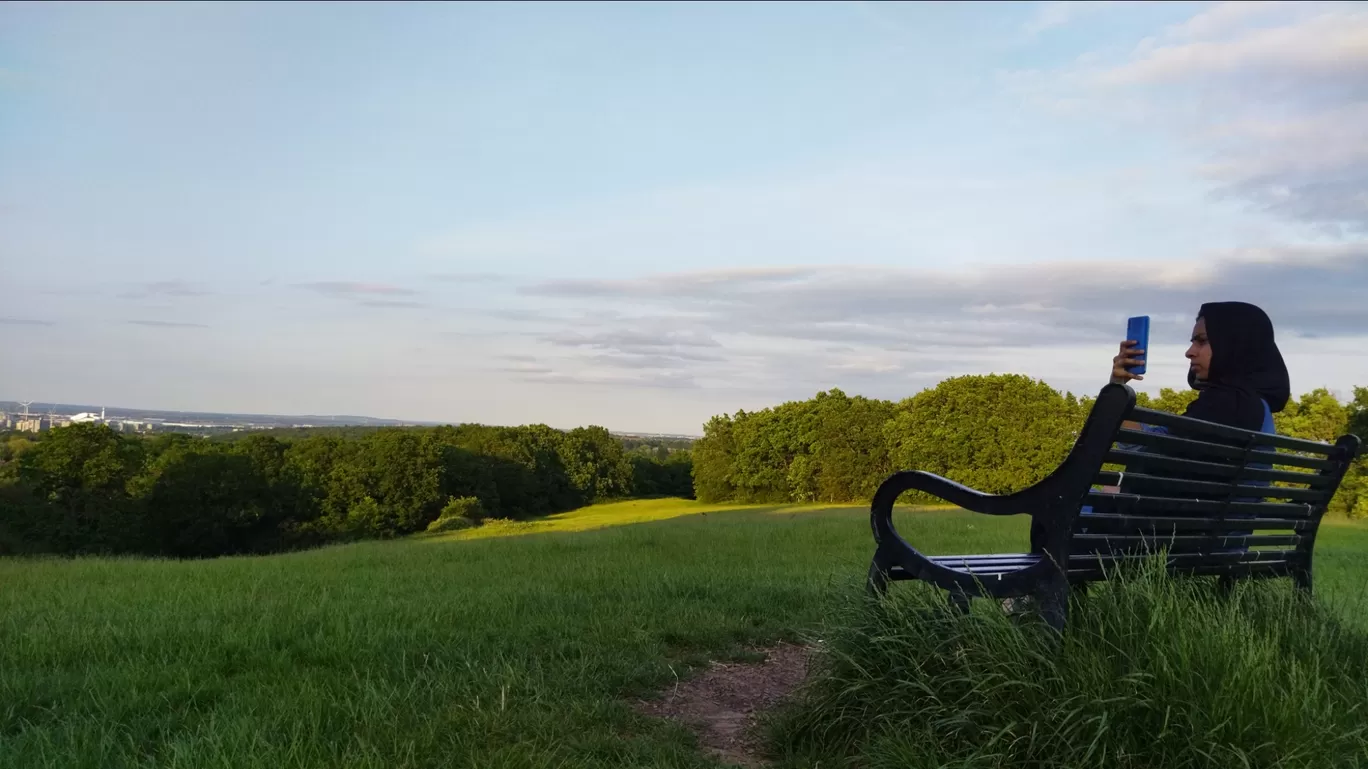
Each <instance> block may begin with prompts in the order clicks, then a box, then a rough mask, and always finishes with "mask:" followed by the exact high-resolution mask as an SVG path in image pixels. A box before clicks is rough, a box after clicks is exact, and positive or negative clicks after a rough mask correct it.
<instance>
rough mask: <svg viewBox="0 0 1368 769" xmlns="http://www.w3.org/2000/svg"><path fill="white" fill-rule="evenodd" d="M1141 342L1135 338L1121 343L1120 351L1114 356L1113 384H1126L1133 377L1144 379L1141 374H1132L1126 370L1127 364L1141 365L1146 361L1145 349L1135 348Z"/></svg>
mask: <svg viewBox="0 0 1368 769" xmlns="http://www.w3.org/2000/svg"><path fill="white" fill-rule="evenodd" d="M1137 344H1139V342H1136V341H1135V340H1134V339H1127V340H1126V341H1124V342H1122V343H1121V349H1120V352H1118V353H1117V355H1116V357H1115V358H1112V375H1111V381H1112V384H1125V383H1126V382H1129V381H1130V380H1132V379H1144V378H1145V377H1144V376H1143V375H1141V374H1132V373H1131V372H1129V371H1127V370H1126V367H1127V366H1139V365H1140V364H1142V363H1144V362H1145V351H1144V350H1137V349H1135V345H1137Z"/></svg>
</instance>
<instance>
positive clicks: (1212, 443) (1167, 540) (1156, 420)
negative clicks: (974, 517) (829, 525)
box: [868, 384, 1360, 631]
mask: <svg viewBox="0 0 1368 769" xmlns="http://www.w3.org/2000/svg"><path fill="white" fill-rule="evenodd" d="M1127 420H1130V421H1135V422H1140V423H1143V424H1151V425H1158V426H1163V427H1166V428H1168V429H1169V430H1170V431H1171V433H1172V434H1169V435H1162V434H1154V433H1149V432H1144V431H1142V430H1135V429H1130V428H1127V427H1125V426H1124V425H1123V423H1124V422H1126V421H1127ZM1204 439H1205V440H1204ZM1117 443H1120V444H1138V445H1141V446H1143V447H1145V448H1149V449H1153V450H1155V451H1160V452H1163V453H1162V454H1161V453H1150V452H1135V451H1130V450H1126V448H1125V447H1124V446H1123V447H1121V448H1117V447H1114V445H1113V444H1117ZM1359 443H1360V442H1359V439H1358V438H1357V437H1356V436H1353V435H1345V436H1342V437H1340V438H1339V439H1338V440H1337V441H1336V442H1335V443H1334V444H1333V445H1332V444H1326V443H1318V442H1315V441H1306V440H1300V439H1296V438H1289V437H1287V436H1283V435H1276V434H1268V433H1262V432H1254V431H1250V430H1240V429H1237V428H1232V427H1226V426H1224V425H1219V424H1214V423H1211V422H1203V421H1200V420H1196V419H1191V418H1188V417H1181V416H1175V415H1173V414H1168V413H1165V412H1161V411H1153V410H1150V409H1144V408H1139V407H1137V406H1136V405H1135V392H1134V391H1133V390H1132V389H1131V388H1130V387H1129V386H1126V385H1117V384H1109V385H1107V386H1106V387H1104V388H1103V389H1102V391H1101V392H1100V393H1099V394H1098V397H1097V400H1096V402H1095V403H1094V405H1093V408H1092V411H1091V413H1090V414H1089V415H1088V419H1087V421H1086V422H1085V423H1084V425H1083V429H1082V430H1081V431H1080V433H1079V435H1078V438H1077V440H1076V441H1075V442H1074V445H1073V448H1072V449H1071V450H1070V452H1069V454H1068V456H1067V457H1066V458H1065V459H1064V461H1063V462H1062V463H1061V464H1060V465H1059V467H1058V468H1056V469H1055V471H1054V472H1053V473H1051V474H1050V475H1049V476H1047V477H1046V478H1044V479H1043V480H1041V481H1040V482H1039V483H1036V484H1035V485H1033V486H1031V487H1030V488H1028V489H1024V490H1022V491H1019V492H1015V493H1012V494H1004V495H994V494H984V493H982V492H979V491H976V490H974V489H971V488H969V487H967V486H964V485H961V484H959V483H955V482H954V481H951V480H948V479H946V478H942V477H940V476H938V475H933V474H931V473H927V472H921V471H911V470H909V471H902V472H897V473H894V474H893V475H891V476H889V477H888V478H887V479H886V480H885V481H884V482H883V483H882V484H881V485H880V486H879V488H878V490H877V491H876V492H875V494H874V498H873V502H872V503H871V505H870V526H871V528H872V529H873V533H874V542H875V546H876V549H875V552H874V557H873V561H872V563H871V564H870V567H869V581H868V586H869V590H870V591H871V593H873V594H876V595H881V594H883V593H885V592H886V591H887V589H888V583H889V582H890V581H897V580H909V579H917V580H923V581H925V582H929V583H931V584H933V585H935V586H936V587H938V588H941V589H943V590H946V591H948V592H949V599H950V602H951V604H952V605H953V606H956V607H958V608H959V609H960V610H962V611H967V610H968V607H969V601H970V599H972V598H994V599H1003V598H1017V597H1025V596H1033V597H1034V598H1035V599H1036V601H1037V602H1038V605H1039V607H1040V611H1041V614H1042V616H1043V618H1044V619H1045V621H1046V622H1048V623H1049V624H1050V626H1051V627H1053V628H1055V629H1056V630H1061V631H1062V630H1063V629H1064V626H1065V624H1066V622H1067V621H1068V594H1069V590H1070V588H1071V587H1073V586H1077V587H1083V588H1086V585H1087V584H1088V583H1090V582H1097V581H1102V580H1105V579H1107V578H1108V577H1109V576H1111V574H1113V573H1114V571H1115V570H1114V566H1115V565H1116V564H1117V563H1120V562H1124V561H1125V560H1127V559H1133V558H1136V557H1145V556H1148V555H1153V554H1154V553H1157V552H1159V551H1160V550H1161V549H1162V550H1163V551H1165V552H1166V553H1167V559H1168V561H1167V563H1168V569H1169V571H1170V572H1171V573H1181V574H1192V575H1215V576H1219V577H1222V578H1223V579H1224V580H1226V581H1230V580H1234V579H1238V578H1268V577H1290V578H1291V579H1292V580H1293V581H1294V582H1295V584H1296V585H1297V586H1298V587H1300V588H1302V589H1303V590H1305V591H1307V592H1308V593H1309V592H1310V591H1311V586H1312V580H1311V565H1312V553H1313V550H1314V548H1315V544H1316V533H1317V531H1318V529H1319V526H1320V522H1321V518H1322V516H1324V514H1325V510H1326V506H1327V505H1328V503H1329V501H1330V498H1331V497H1332V496H1334V494H1335V491H1336V490H1337V489H1338V488H1339V485H1340V482H1341V481H1342V480H1343V478H1344V475H1345V473H1346V471H1347V470H1348V469H1349V465H1350V463H1352V462H1353V460H1354V457H1356V456H1357V455H1358V451H1359ZM1276 449H1286V450H1290V451H1294V452H1298V453H1295V454H1288V453H1274V454H1270V453H1269V452H1271V451H1276ZM1308 455H1310V456H1308ZM1270 460H1271V462H1270ZM1136 463H1142V464H1143V469H1142V471H1141V472H1140V473H1134V472H1131V471H1130V469H1129V468H1130V466H1131V465H1132V464H1136ZM1104 464H1120V465H1123V466H1126V467H1127V470H1125V471H1123V472H1114V471H1107V470H1104V469H1103V465H1104ZM1270 464H1272V465H1278V466H1285V467H1286V466H1291V467H1298V468H1305V469H1309V470H1313V471H1315V472H1314V473H1307V472H1295V471H1287V470H1277V469H1261V468H1260V467H1259V466H1260V465H1263V466H1264V467H1268V466H1269V465H1270ZM1163 470H1168V471H1176V472H1180V473H1184V474H1187V475H1189V476H1191V475H1193V474H1196V475H1199V476H1202V477H1205V478H1216V479H1217V480H1190V479H1179V478H1171V477H1163V476H1161V475H1157V474H1154V472H1155V471H1163ZM1248 481H1254V482H1263V483H1268V484H1269V485H1267V486H1248V485H1242V484H1241V482H1248ZM1279 481H1281V482H1290V483H1296V484H1300V485H1299V486H1297V487H1280V486H1274V485H1272V484H1273V482H1279ZM1097 485H1102V486H1111V487H1117V486H1119V487H1120V488H1119V491H1112V490H1100V491H1099V490H1096V489H1094V488H1093V487H1094V486H1097ZM907 491H922V492H926V493H928V494H931V495H932V496H935V497H938V498H940V499H943V500H945V501H946V502H949V503H951V504H953V505H956V506H957V507H961V508H963V509H965V510H969V511H972V512H975V513H983V514H986V515H1020V514H1026V515H1030V516H1031V552H1029V553H1019V554H1009V553H988V554H981V555H955V556H928V555H925V554H923V553H921V552H919V551H918V550H917V549H916V548H915V547H913V546H912V545H911V544H909V543H908V542H907V541H906V540H905V539H903V537H902V536H901V535H900V534H899V533H898V531H897V529H895V528H894V526H893V504H894V502H895V501H896V500H897V498H898V496H899V495H901V494H902V493H904V492H907ZM1184 494H1188V495H1192V494H1199V495H1201V496H1202V497H1203V498H1201V499H1197V498H1193V497H1192V496H1186V497H1185V496H1184ZM1213 497H1215V498H1213ZM1264 498H1272V499H1278V500H1284V501H1278V502H1271V501H1241V500H1245V499H1254V500H1262V499H1264ZM1083 505H1091V506H1092V508H1093V514H1092V515H1080V513H1079V510H1080V507H1082V506H1083ZM1260 530H1267V531H1275V532H1276V531H1287V530H1290V532H1291V533H1290V534H1273V535H1269V534H1267V533H1264V534H1260V533H1259V531H1260ZM1239 532H1248V533H1239ZM1270 546H1275V547H1279V548H1280V549H1275V550H1269V549H1263V550H1253V549H1249V548H1253V547H1265V548H1267V547H1270ZM1232 547H1233V548H1235V549H1233V550H1232V549H1231V548H1232ZM1239 548H1244V549H1243V550H1241V549H1239ZM1061 564H1063V565H1065V566H1062V567H1061Z"/></svg>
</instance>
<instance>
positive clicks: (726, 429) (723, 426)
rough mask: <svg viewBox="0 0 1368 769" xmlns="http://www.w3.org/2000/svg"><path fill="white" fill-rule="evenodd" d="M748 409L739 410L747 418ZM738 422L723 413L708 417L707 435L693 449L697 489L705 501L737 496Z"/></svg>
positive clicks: (704, 433)
mask: <svg viewBox="0 0 1368 769" xmlns="http://www.w3.org/2000/svg"><path fill="white" fill-rule="evenodd" d="M745 414H746V412H744V411H739V412H737V417H736V418H737V419H744V418H745ZM735 427H736V424H735V422H734V421H733V420H732V418H731V417H729V416H727V415H725V414H723V415H721V416H715V417H713V418H712V419H709V420H708V423H707V424H705V425H704V426H703V437H702V438H700V439H698V442H697V443H695V444H694V449H693V468H692V470H693V487H694V493H695V494H696V495H697V496H698V499H699V500H700V501H702V502H720V501H723V500H729V499H734V498H735V496H736V491H737V489H736V484H735V483H734V482H733V480H732V474H733V472H734V469H735V464H736V435H735Z"/></svg>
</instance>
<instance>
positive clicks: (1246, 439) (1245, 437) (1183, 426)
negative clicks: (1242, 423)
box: [1131, 408, 1335, 457]
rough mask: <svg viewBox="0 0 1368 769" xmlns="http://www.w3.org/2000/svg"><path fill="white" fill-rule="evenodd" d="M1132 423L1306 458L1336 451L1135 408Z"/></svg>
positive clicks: (1313, 444) (1320, 444)
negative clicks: (1291, 453)
mask: <svg viewBox="0 0 1368 769" xmlns="http://www.w3.org/2000/svg"><path fill="white" fill-rule="evenodd" d="M1131 419H1133V420H1135V421H1136V422H1142V423H1144V424H1150V425H1156V426H1159V427H1167V428H1168V429H1170V430H1178V431H1180V432H1181V433H1184V434H1188V435H1194V436H1210V437H1213V438H1223V439H1226V440H1230V441H1234V442H1236V443H1239V444H1240V445H1245V444H1248V443H1250V442H1251V441H1252V442H1253V445H1255V446H1276V447H1278V448H1280V449H1289V450H1291V451H1299V452H1302V453H1306V454H1320V455H1322V456H1327V457H1328V456H1330V455H1331V454H1332V453H1334V451H1335V447H1334V446H1333V445H1331V444H1329V443H1318V442H1316V441H1308V440H1304V439H1301V438H1291V437H1288V436H1286V435H1278V434H1276V433H1265V432H1256V431H1253V430H1242V429H1240V428H1238V427H1230V426H1229V425H1222V424H1216V423H1215V422H1203V421H1202V420H1200V419H1193V418H1192V417H1185V416H1181V415H1178V414H1170V413H1168V412H1166V411H1155V410H1153V409H1146V408H1136V409H1133V410H1132V411H1131Z"/></svg>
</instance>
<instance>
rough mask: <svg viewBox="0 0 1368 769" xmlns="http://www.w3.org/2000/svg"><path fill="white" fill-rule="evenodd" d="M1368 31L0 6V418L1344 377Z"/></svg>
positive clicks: (1350, 368) (485, 11) (712, 406)
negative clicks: (1273, 336) (1253, 356)
mask: <svg viewBox="0 0 1368 769" xmlns="http://www.w3.org/2000/svg"><path fill="white" fill-rule="evenodd" d="M1366 136H1368V4H1365V3H1276V2H1261V3H1126V2H1117V3H1096V2H1072V3H1054V2H1046V3H910V4H901V3H882V2H881V3H873V2H828V3H821V2H813V3H782V2H774V3H770V2H764V3H715V4H705V3H678V4H671V3H637V4H634V3H616V2H615V3H560V2H557V3H548V4H538V3H519V4H512V3H490V4H481V3H462V4H436V3H413V4H407V5H405V4H397V3H395V4H391V3H384V4H366V3H345V4H344V3H336V4H328V3H310V4H303V3H295V4H287V3H272V4H253V3H236V2H234V3H221V4H215V3H183V4H182V3H147V4H123V3H94V4H79V3H69V4H68V3H64V4H59V3H17V2H8V3H4V4H2V5H0V399H15V400H35V401H39V402H67V403H80V404H106V405H108V406H111V407H115V406H124V407H130V408H162V409H181V410H197V411H226V412H251V413H285V414H356V415H367V416H376V417H390V418H398V419H409V420H423V421H450V422H481V423H485V424H508V425H513V424H531V423H544V424H549V425H551V426H553V427H564V428H569V427H574V426H578V425H585V424H595V425H603V426H606V427H608V428H610V429H613V430H623V431H651V432H666V433H682V434H699V433H701V431H702V425H703V423H705V422H706V421H707V419H708V418H709V417H711V416H713V415H715V414H723V413H734V412H736V411H737V410H739V409H748V410H750V409H759V408H764V407H766V406H772V405H776V404H778V403H782V402H784V401H788V400H795V399H804V398H808V397H811V396H813V395H814V394H816V393H817V392H819V391H823V390H828V389H831V388H840V389H841V390H843V391H845V392H846V393H848V394H859V395H866V396H869V397H878V398H890V399H901V398H905V397H908V396H911V395H914V394H915V393H916V392H918V391H920V390H922V389H924V388H926V387H930V386H934V385H935V384H936V383H937V382H939V381H941V380H943V379H945V378H947V377H951V376H958V375H964V374H987V373H1008V372H1012V373H1020V374H1025V375H1028V376H1031V377H1035V378H1038V379H1042V380H1044V381H1046V382H1048V383H1050V384H1051V385H1053V386H1055V387H1057V388H1059V389H1061V390H1070V391H1072V392H1075V393H1078V394H1084V393H1087V394H1093V393H1096V391H1098V390H1099V389H1101V387H1102V386H1104V385H1105V384H1106V381H1107V376H1108V373H1109V371H1110V367H1111V358H1112V356H1113V355H1114V354H1115V353H1116V348H1117V343H1118V342H1119V341H1120V339H1121V338H1122V337H1123V336H1124V331H1125V328H1126V326H1125V322H1126V318H1127V317H1128V316H1130V315H1150V316H1151V317H1152V318H1153V330H1152V331H1151V339H1152V343H1151V354H1150V366H1149V368H1150V373H1149V374H1148V375H1147V376H1146V378H1145V380H1144V382H1139V383H1136V386H1137V388H1138V389H1142V390H1146V391H1150V392H1157V391H1158V389H1159V388H1160V387H1179V388H1181V387H1185V386H1186V382H1185V375H1186V362H1185V360H1184V359H1183V351H1184V349H1186V346H1187V338H1188V335H1189V332H1190V329H1191V324H1192V321H1193V319H1194V317H1195V315H1196V312H1197V309H1198V307H1199V306H1200V305H1201V304H1202V303H1203V302H1208V301H1223V300H1243V301H1252V302H1255V303H1257V304H1259V305H1260V306H1261V307H1263V308H1264V309H1265V310H1267V311H1268V313H1269V315H1270V316H1271V317H1272V319H1273V322H1274V325H1275V327H1276V329H1277V334H1278V340H1279V344H1280V346H1281V348H1282V350H1283V353H1284V356H1285V358H1286V359H1287V361H1288V364H1289V368H1290V370H1291V374H1292V385H1293V390H1294V392H1295V393H1303V392H1307V391H1309V390H1311V389H1313V388H1317V387H1328V388H1330V389H1331V390H1332V391H1333V392H1335V393H1337V394H1338V395H1340V396H1341V397H1342V398H1346V399H1347V398H1348V397H1350V396H1351V395H1352V389H1353V387H1354V386H1355V385H1368V139H1365V138H1364V137H1366Z"/></svg>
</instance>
